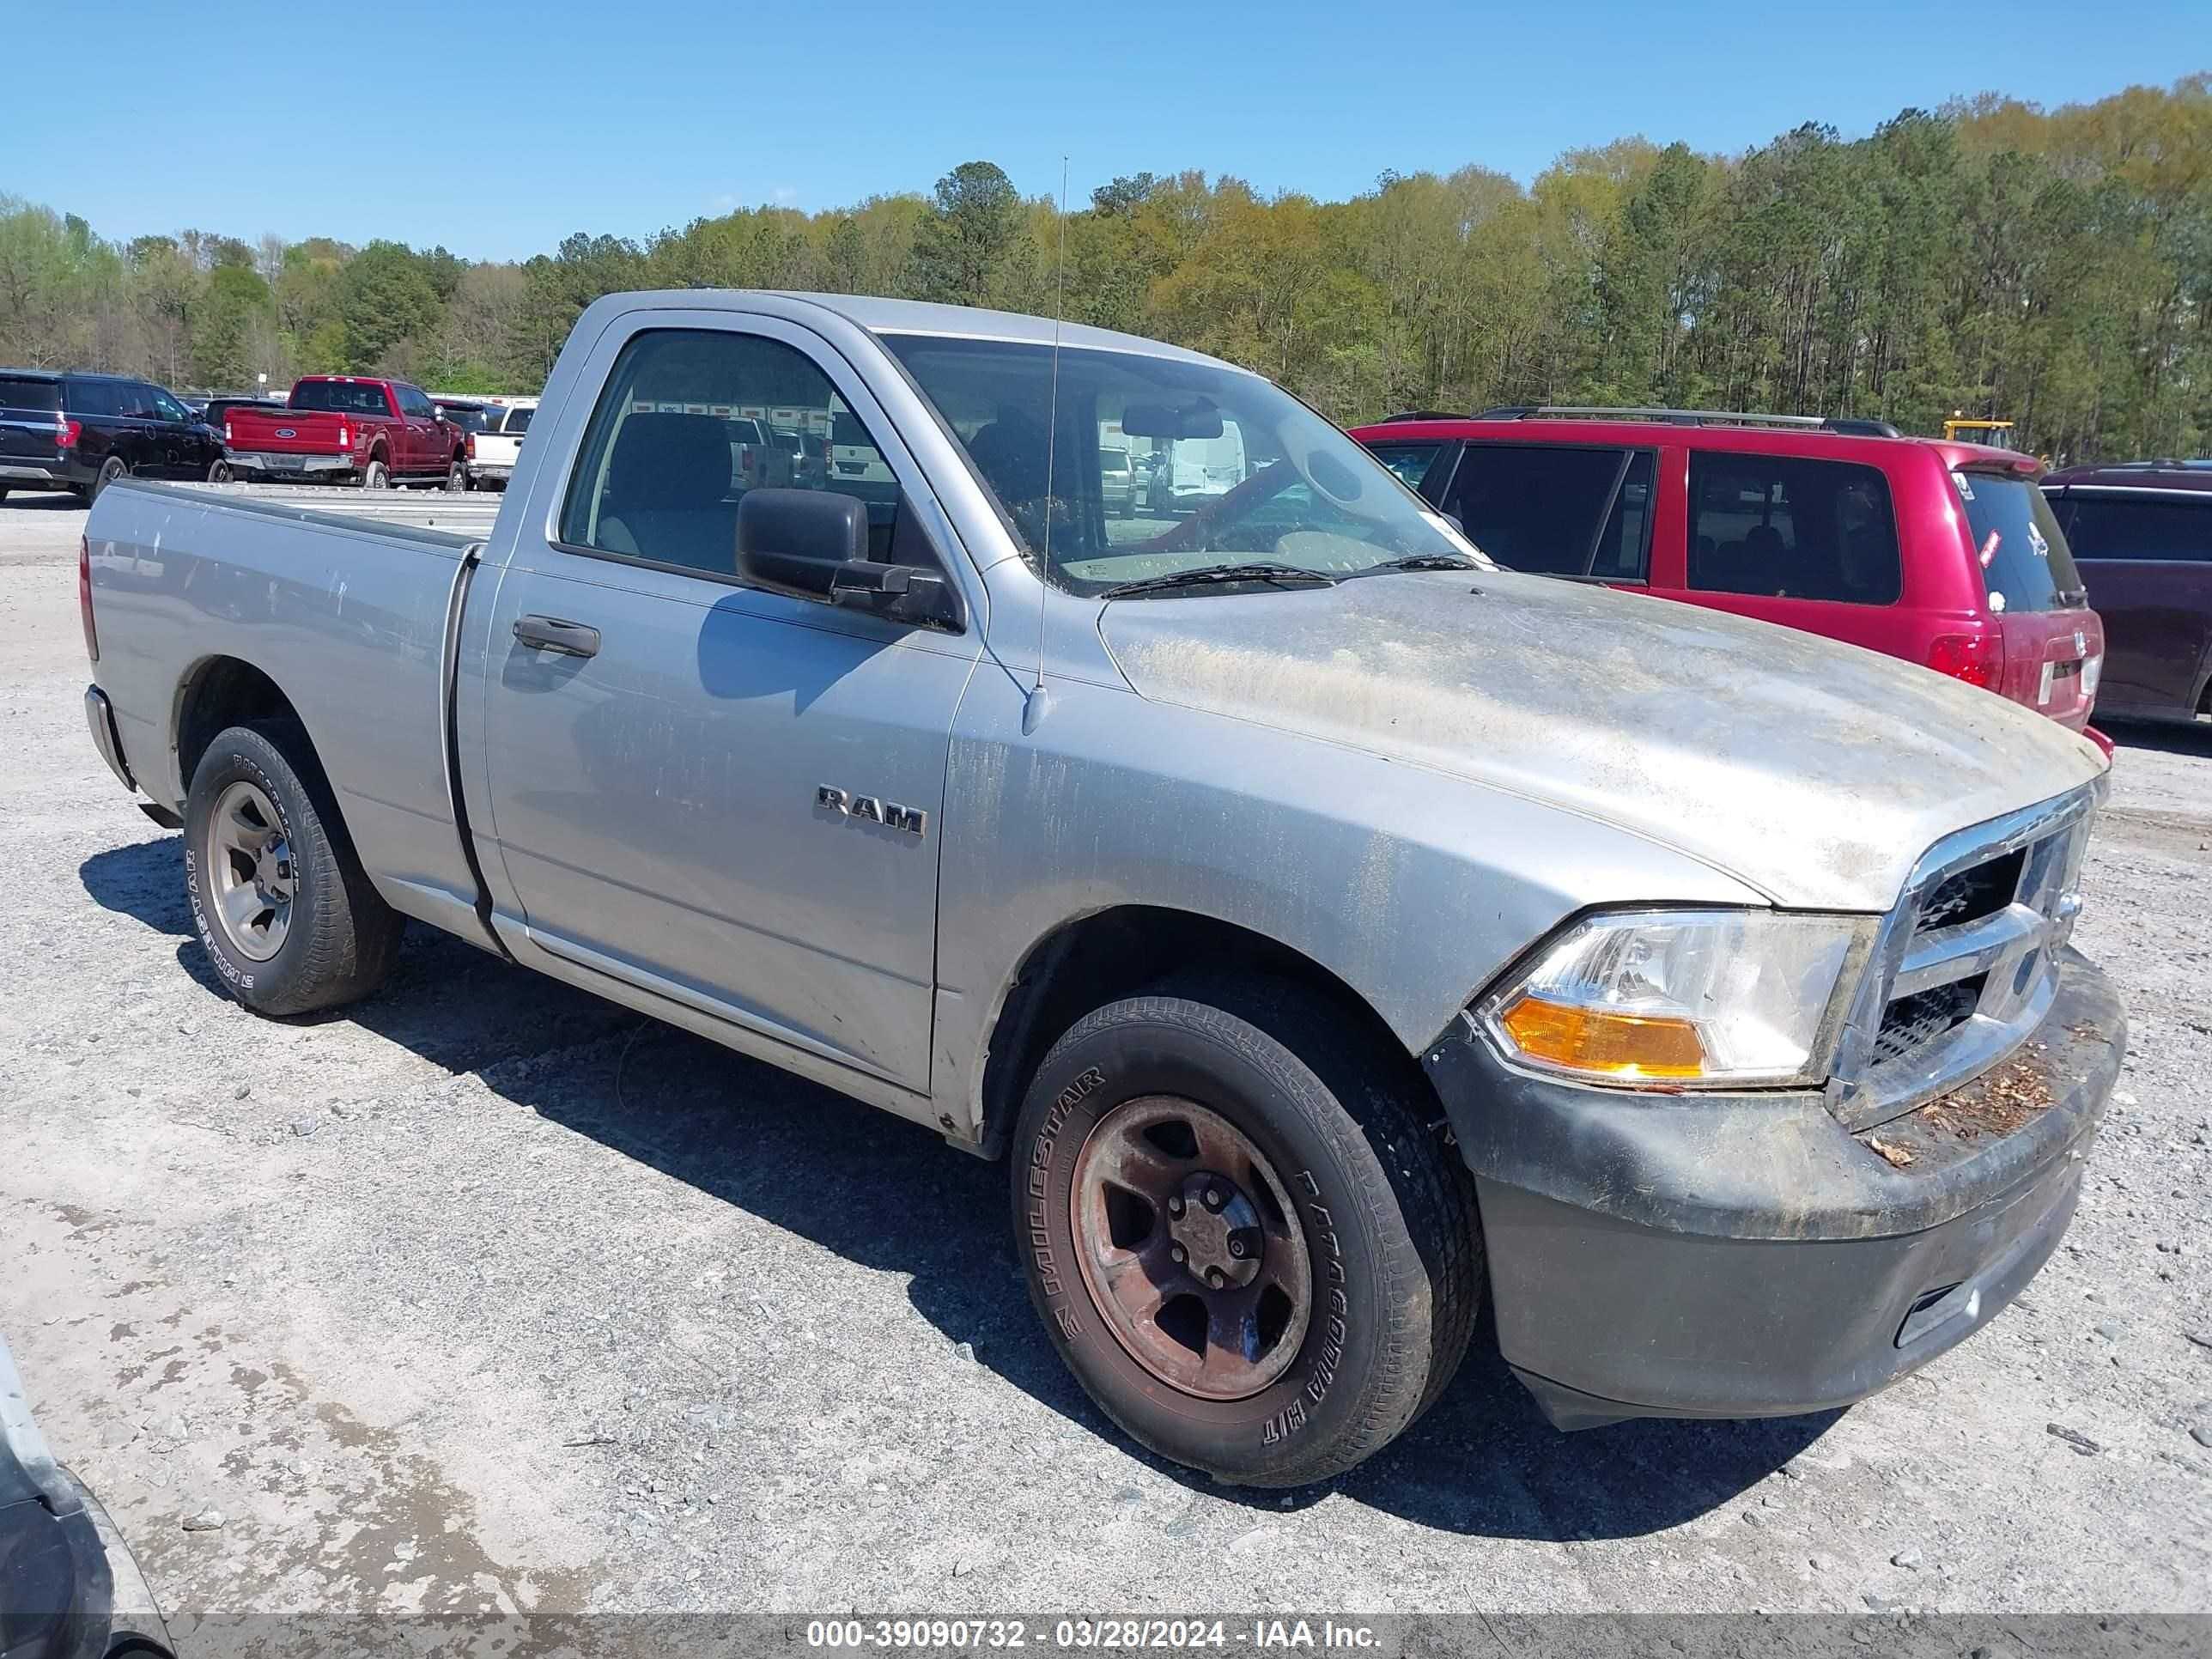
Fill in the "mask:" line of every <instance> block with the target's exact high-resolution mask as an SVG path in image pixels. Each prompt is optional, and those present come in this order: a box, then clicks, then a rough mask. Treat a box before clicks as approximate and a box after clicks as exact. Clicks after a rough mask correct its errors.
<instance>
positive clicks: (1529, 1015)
mask: <svg viewBox="0 0 2212 1659" xmlns="http://www.w3.org/2000/svg"><path fill="white" fill-rule="evenodd" d="M1498 1024H1500V1025H1501V1026H1503V1027H1504V1030H1505V1034H1506V1035H1507V1036H1510V1037H1511V1038H1512V1039H1513V1044H1514V1047H1516V1048H1518V1049H1520V1051H1521V1052H1522V1054H1526V1055H1527V1056H1528V1058H1529V1059H1531V1060H1543V1061H1546V1062H1547V1063H1548V1064H1550V1065H1553V1066H1563V1067H1565V1069H1567V1070H1569V1071H1574V1072H1588V1073H1592V1074H1593V1075H1595V1076H1600V1077H1612V1078H1644V1077H1650V1078H1695V1077H1702V1076H1704V1075H1705V1044H1704V1043H1702V1042H1699V1040H1698V1028H1697V1027H1696V1026H1694V1025H1692V1024H1690V1022H1689V1021H1687V1020H1686V1019H1672V1018H1666V1017H1664V1016H1656V1017H1655V1016H1651V1015H1645V1014H1622V1013H1615V1012H1611V1011H1609V1010H1607V1009H1603V1008H1577V1007H1572V1006H1569V1005H1567V1004H1565V1003H1559V1002H1547V1001H1545V1000H1543V999H1542V998H1541V997H1532V996H1523V997H1522V998H1521V999H1520V1000H1518V1001H1516V1002H1515V1003H1514V1004H1513V1006H1511V1007H1510V1008H1508V1009H1507V1010H1506V1011H1505V1012H1504V1015H1503V1016H1502V1017H1501V1018H1499V1020H1498Z"/></svg>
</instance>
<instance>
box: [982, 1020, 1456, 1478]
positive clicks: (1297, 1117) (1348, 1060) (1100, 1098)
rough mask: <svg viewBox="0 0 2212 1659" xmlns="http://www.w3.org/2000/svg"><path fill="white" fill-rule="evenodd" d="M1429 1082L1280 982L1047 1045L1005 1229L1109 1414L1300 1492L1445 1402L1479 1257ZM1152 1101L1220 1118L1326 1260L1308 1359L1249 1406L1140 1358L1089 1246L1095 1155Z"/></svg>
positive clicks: (1018, 1145) (1158, 1447) (1175, 1449)
mask: <svg viewBox="0 0 2212 1659" xmlns="http://www.w3.org/2000/svg"><path fill="white" fill-rule="evenodd" d="M1418 1086H1419V1079H1418V1077H1417V1076H1411V1075H1409V1073H1408V1071H1407V1066H1406V1063H1405V1060H1404V1057H1403V1056H1402V1055H1394V1054H1387V1053H1383V1052H1379V1051H1377V1050H1376V1048H1372V1047H1370V1044H1368V1043H1367V1042H1364V1040H1362V1039H1361V1038H1360V1037H1359V1036H1357V1035H1350V1034H1347V1033H1346V1022H1345V1019H1344V1017H1343V1013H1342V1011H1341V1010H1340V1009H1338V1008H1337V1007H1336V1006H1334V1004H1332V1003H1329V1002H1328V1001H1327V1000H1324V999H1322V998H1321V997H1319V996H1317V995H1315V994H1311V993H1310V992H1308V991H1306V990H1304V989H1303V988H1302V987H1297V986H1293V985H1289V984H1284V983H1260V984H1254V983H1250V982H1244V981H1231V980H1228V979H1213V980H1206V981H1177V982H1171V983H1170V984H1167V985H1164V986H1163V987H1160V988H1159V990H1158V992H1157V993H1155V994H1147V995H1143V996H1138V997H1133V998H1130V999H1128V1000H1124V1001H1120V1002H1115V1003H1111V1004H1109V1005H1108V1006H1105V1007H1103V1008H1100V1009H1098V1010H1097V1011H1096V1012H1092V1013H1091V1014H1088V1015H1085V1017H1084V1018H1082V1019H1080V1020H1079V1021H1078V1022H1077V1023H1076V1024H1074V1025H1073V1027H1072V1028H1070V1030H1068V1031H1067V1033H1066V1035H1065V1036H1062V1037H1061V1038H1060V1041H1059V1042H1056V1043H1054V1045H1053V1047H1052V1050H1051V1052H1050V1053H1049V1054H1048V1055H1047V1056H1046V1057H1045V1060H1044V1063H1043V1064H1042V1066H1039V1067H1038V1069H1037V1073H1036V1077H1035V1078H1034V1079H1031V1081H1030V1087H1029V1090H1028V1092H1027V1096H1026V1097H1025V1099H1024V1104H1023V1108H1022V1111H1021V1115H1020V1118H1019V1121H1018V1124H1017V1126H1016V1128H1015V1132H1014V1139H1013V1152H1014V1156H1013V1182H1012V1187H1013V1191H1012V1197H1013V1218H1014V1231H1015V1235H1016V1240H1017V1243H1018V1248H1019V1249H1020V1251H1021V1255H1022V1266H1023V1272H1024V1276H1025V1277H1026V1279H1028V1281H1029V1287H1030V1300H1031V1302H1032V1303H1033V1304H1035V1305H1036V1310H1037V1312H1038V1315H1039V1316H1040V1317H1042V1319H1043V1321H1044V1324H1045V1328H1046V1330H1047V1332H1048V1334H1049V1335H1050V1337H1051V1340H1052V1341H1053V1344H1054V1346H1055V1347H1056V1348H1058V1349H1059V1351H1060V1357H1061V1358H1063V1359H1064V1360H1066V1363H1067V1365H1068V1368H1069V1369H1070V1370H1073V1372H1074V1373H1075V1375H1076V1377H1077V1380H1078V1381H1079V1382H1080V1383H1082V1384H1083V1386H1084V1388H1085V1389H1086V1390H1087V1391H1088V1392H1089V1393H1090V1395H1091V1398H1092V1399H1093V1400H1095V1401H1097V1402H1098V1405H1099V1406H1100V1407H1101V1408H1102V1409H1103V1410H1104V1412H1105V1413H1106V1414H1107V1415H1108V1416H1109V1417H1111V1418H1112V1419H1114V1421H1115V1422H1116V1423H1118V1424H1119V1425H1121V1427H1122V1428H1123V1429H1124V1430H1126V1431H1127V1432H1128V1433H1129V1434H1130V1435H1131V1436H1132V1437H1134V1438H1135V1439H1137V1440H1139V1441H1140V1442H1142V1443H1144V1444H1145V1445H1146V1446H1148V1447H1150V1448H1151V1449H1152V1450H1154V1451H1156V1452H1158V1453H1159V1454H1160V1455H1162V1456H1164V1457H1168V1458H1171V1459H1173V1460H1174V1461H1175V1462H1178V1463H1184V1464H1188V1465H1189V1466H1191V1467H1193V1468H1198V1469H1202V1470H1204V1471H1206V1473H1207V1474H1212V1475H1213V1476H1215V1477H1216V1478H1218V1479H1220V1480H1226V1481H1231V1482H1235V1483H1238V1484H1242V1485H1247V1486H1303V1485H1305V1484H1307V1483H1309V1482H1312V1481H1316V1480H1327V1479H1329V1478H1330V1477H1332V1476H1334V1475H1336V1474H1341V1473H1342V1472H1343V1471H1345V1470H1346V1469H1348V1468H1352V1466H1353V1465H1354V1464H1357V1463H1358V1462H1360V1461H1361V1460H1362V1459H1364V1458H1365V1457H1368V1456H1370V1455H1372V1454H1373V1453H1375V1452H1376V1451H1378V1450H1380V1449H1382V1448H1383V1446H1384V1445H1386V1444H1388V1443H1389V1442H1390V1440H1392V1439H1393V1438H1394V1437H1395V1436H1397V1435H1398V1434H1399V1433H1400V1432H1401V1431H1402V1430H1404V1429H1405V1427H1406V1426H1407V1425H1408V1424H1409V1423H1411V1422H1412V1421H1413V1419H1415V1418H1416V1417H1417V1416H1419V1414H1420V1413H1422V1412H1423V1411H1425V1410H1426V1409H1427V1407H1429V1406H1430V1405H1431V1404H1432V1403H1434V1401H1435V1400H1436V1399H1437V1395H1440V1394H1441V1393H1442V1392H1443V1388H1444V1386H1445V1384H1446V1383H1449V1381H1450V1379H1451V1376H1452V1374H1453V1372H1454V1371H1455V1370H1457V1369H1458V1366H1459V1364H1460V1361H1461V1359H1462V1358H1463V1357H1464V1355H1465V1353H1466V1352H1467V1345H1468V1337H1469V1335H1470V1334H1471V1333H1472V1332H1473V1330H1474V1320H1475V1316H1476V1314H1477V1312H1478V1311H1479V1310H1480V1304H1481V1294H1482V1283H1483V1279H1482V1259H1481V1243H1480V1233H1479V1229H1478V1225H1477V1223H1476V1220H1475V1212H1474V1190H1473V1183H1472V1182H1471V1181H1470V1180H1469V1179H1468V1176H1467V1175H1466V1172H1465V1170H1464V1169H1463V1167H1462V1166H1461V1164H1459V1162H1458V1160H1457V1158H1455V1157H1453V1156H1452V1155H1451V1154H1450V1152H1449V1149H1448V1148H1446V1147H1445V1146H1443V1144H1442V1142H1441V1139H1440V1137H1439V1133H1438V1132H1437V1130H1436V1129H1434V1128H1432V1127H1430V1123H1429V1121H1428V1119H1429V1118H1430V1117H1432V1116H1433V1115H1434V1113H1433V1105H1434V1103H1433V1102H1432V1101H1431V1102H1427V1103H1426V1109H1425V1108H1424V1102H1423V1100H1422V1098H1421V1097H1420V1095H1419V1093H1417V1090H1418ZM1153 1097H1173V1098H1176V1099H1181V1100H1186V1101H1194V1102H1196V1103H1199V1104H1200V1105H1201V1106H1203V1107H1205V1108H1206V1109H1208V1110H1209V1111H1210V1112H1211V1113H1212V1114H1214V1115H1218V1117H1220V1118H1221V1119H1225V1120H1226V1121H1227V1122H1228V1123H1229V1124H1230V1125H1231V1127H1233V1128H1234V1129H1236V1130H1237V1132H1239V1133H1241V1134H1242V1135H1243V1137H1244V1138H1245V1139H1246V1140H1247V1141H1248V1142H1249V1145H1250V1146H1252V1147H1253V1148H1255V1150H1257V1151H1258V1152H1260V1153H1261V1156H1262V1157H1263V1158H1265V1159H1266V1160H1267V1162H1268V1163H1269V1164H1272V1166H1273V1169H1274V1170H1277V1171H1279V1172H1280V1180H1279V1187H1280V1188H1285V1189H1287V1191H1288V1194H1289V1196H1290V1198H1291V1205H1290V1210H1291V1216H1290V1217H1289V1218H1288V1219H1289V1220H1290V1221H1292V1222H1294V1223H1295V1225H1297V1227H1298V1228H1300V1229H1301V1230H1302V1235H1301V1236H1302V1237H1303V1239H1304V1243H1305V1248H1306V1251H1307V1254H1308V1257H1309V1259H1310V1261H1311V1263H1312V1264H1313V1271H1312V1285H1313V1287H1314V1294H1313V1305H1312V1307H1311V1309H1310V1314H1309V1315H1308V1316H1307V1320H1306V1324H1305V1328H1304V1335H1303V1337H1302V1338H1301V1339H1300V1340H1299V1342H1298V1345H1297V1352H1296V1355H1295V1358H1291V1360H1290V1361H1289V1362H1288V1364H1287V1366H1286V1368H1285V1369H1283V1370H1281V1371H1280V1372H1279V1375H1276V1376H1273V1378H1272V1379H1271V1380H1269V1381H1267V1383H1265V1385H1264V1386H1262V1387H1260V1388H1259V1389H1258V1390H1257V1392H1255V1393H1253V1394H1250V1395H1248V1396H1247V1397H1244V1398H1242V1399H1221V1398H1205V1397H1201V1396H1200V1395H1198V1394H1196V1393H1193V1392H1189V1391H1188V1390H1186V1389H1182V1388H1180V1387H1178V1386H1176V1384H1175V1383H1173V1382H1171V1381H1170V1380H1168V1379H1167V1378H1165V1377H1164V1376H1163V1375H1161V1374H1160V1373H1159V1372H1158V1370H1155V1369H1153V1368H1152V1367H1150V1366H1148V1364H1146V1362H1143V1361H1140V1360H1139V1358H1137V1356H1136V1353H1135V1352H1133V1349H1132V1348H1131V1347H1130V1346H1128V1344H1127V1341H1126V1340H1125V1339H1124V1338H1123V1337H1122V1336H1121V1335H1119V1334H1117V1333H1116V1331H1115V1328H1114V1325H1113V1323H1112V1322H1110V1321H1109V1316H1107V1315H1106V1314H1105V1313H1104V1312H1103V1304H1102V1303H1101V1301H1100V1300H1099V1299H1098V1297H1097V1296H1095V1295H1094V1293H1093V1291H1091V1285H1090V1283H1089V1282H1088V1279H1087V1277H1086V1269H1085V1267H1084V1262H1083V1258H1082V1257H1081V1256H1080V1255H1079V1249H1081V1248H1082V1246H1081V1245H1080V1244H1079V1241H1078V1239H1077V1237H1076V1224H1075V1221H1074V1218H1073V1188H1074V1183H1075V1172H1076V1167H1077V1165H1078V1164H1079V1161H1080V1160H1081V1158H1082V1157H1083V1154H1084V1148H1085V1146H1086V1144H1087V1143H1088V1141H1089V1140H1090V1139H1091V1134H1092V1132H1093V1131H1094V1130H1096V1129H1097V1127H1098V1126H1099V1124H1100V1123H1101V1121H1102V1120H1104V1119H1106V1118H1107V1117H1108V1115H1109V1113H1112V1112H1113V1111H1114V1109H1115V1108H1116V1107H1118V1106H1121V1105H1123V1104H1124V1103H1130V1102H1137V1101H1143V1100H1147V1099H1151V1098H1153ZM1192 1168H1193V1170H1194V1175H1195V1176H1196V1178H1197V1179H1199V1180H1200V1181H1201V1182H1204V1181H1206V1180H1207V1179H1208V1177H1207V1176H1205V1175H1202V1174H1198V1173H1197V1171H1198V1169H1199V1166H1197V1165H1193V1166H1192ZM1254 1174H1255V1178H1256V1172H1254ZM1177 1213H1178V1214H1180V1213H1182V1212H1181V1211H1178V1212H1177ZM1193 1213H1195V1211H1193ZM1150 1225H1152V1226H1154V1227H1157V1226H1160V1225H1181V1224H1167V1223H1166V1222H1165V1221H1164V1215H1163V1212H1159V1211H1158V1210H1154V1211H1152V1223H1151V1224H1150ZM1147 1236H1148V1237H1150V1235H1149V1234H1148V1235H1147ZM1237 1254H1240V1255H1242V1254H1243V1252H1242V1251H1239V1252H1237ZM1175 1260H1176V1261H1178V1262H1180V1261H1184V1260H1185V1257H1184V1256H1183V1255H1182V1254H1180V1253H1178V1254H1177V1255H1176V1257H1175ZM1339 1270H1340V1273H1341V1277H1340V1279H1339V1278H1338V1276H1337V1275H1338V1271H1339ZM1161 1324H1162V1326H1163V1327H1164V1324H1165V1320H1164V1318H1163V1320H1162V1321H1161ZM1285 1340H1286V1339H1285Z"/></svg>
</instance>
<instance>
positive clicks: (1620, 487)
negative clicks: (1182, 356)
mask: <svg viewBox="0 0 2212 1659" xmlns="http://www.w3.org/2000/svg"><path fill="white" fill-rule="evenodd" d="M1352 436H1353V437H1355V438H1357V439H1358V440H1359V441H1361V442H1362V443H1364V444H1365V445H1366V446H1367V447H1369V448H1370V449H1372V450H1373V451H1375V453H1376V454H1377V455H1378V456H1380V457H1381V458H1382V459H1383V463H1384V465H1387V466H1389V468H1390V470H1391V471H1394V472H1395V473H1397V474H1398V476H1399V477H1401V478H1402V479H1403V480H1404V481H1405V482H1406V483H1408V484H1410V485H1411V486H1412V487H1413V489H1416V490H1418V491H1419V493H1420V494H1421V495H1422V496H1423V497H1425V499H1426V500H1428V501H1430V502H1431V503H1432V504H1433V505H1435V506H1436V507H1437V508H1438V509H1439V510H1441V511H1443V512H1445V513H1450V514H1451V515H1452V516H1453V517H1455V519H1457V520H1459V522H1460V526H1461V527H1462V529H1464V530H1465V531H1466V532H1467V533H1468V535H1469V536H1471V537H1473V538H1474V542H1475V544H1476V545H1477V546H1479V547H1480V548H1481V549H1482V550H1483V551H1484V552H1486V553H1487V554H1489V555H1490V556H1491V557H1492V558H1494V559H1496V560H1497V561H1498V562H1499V563H1501V564H1504V565H1506V566H1508V567H1509V568H1512V569H1515V570H1526V571H1529V572H1532V573H1534V574H1542V575H1549V576H1565V577H1568V578H1571V579H1574V580H1583V581H1594V582H1602V583H1604V584H1605V585H1606V586H1610V587H1622V588H1629V589H1632V590H1634V591H1637V592H1646V593H1653V594H1657V595H1660V596H1662V597H1663V598H1666V599H1680V600H1682V601H1685V602H1686V603H1688V604H1692V605H1702V606H1705V607H1706V608H1707V609H1710V610H1714V611H1733V612H1735V614H1736V615H1737V616H1740V617H1759V618H1760V619H1761V620H1763V621H1765V622H1772V623H1782V624H1784V626H1786V627H1790V628H1798V629H1804V630H1805V631H1806V632H1807V633H1808V634H1821V635H1826V636H1827V637H1828V638H1830V639H1832V640H1842V641H1845V642H1847V643H1849V644H1851V645H1858V646H1864V647H1867V648H1869V649H1870V650H1875V651H1880V652H1881V653H1884V654H1885V655H1887V656H1893V657H1902V658H1904V659H1905V660H1906V661H1907V662H1917V663H1920V664H1922V665H1925V666H1927V667H1929V668H1933V669H1936V670H1937V671H1939V672H1942V673H1945V674H1948V675H1951V676H1952V677H1953V678H1956V679H1961V680H1964V681H1966V683H1967V684H1970V685H1978V686H1982V687H1984V688H1985V689H1987V690H1991V691H1994V692H1996V694H1997V695H1998V696H2002V697H2006V698H2008V699H2009V700H2011V701H2012V702H2016V703H2021V704H2023V705H2025V706H2026V707H2027V708H2033V709H2035V710H2036V711H2038V712H2039V713H2040V714H2048V715H2050V716H2051V718H2052V719H2053V720H2057V722H2058V723H2059V724H2060V725H2062V726H2066V727H2067V728H2068V729H2069V730H2071V731H2075V732H2080V731H2082V730H2084V729H2085V728H2086V727H2087V725H2088V721H2089V714H2090V710H2091V708H2093V705H2094V703H2095V701H2096V696H2097V681H2098V675H2099V671H2100V668H2101V666H2102V663H2101V658H2102V653H2103V651H2104V634H2103V629H2102V626H2101V624H2100V623H2099V621H2098V617H2097V612H2096V611H2093V610H2091V609H2090V608H2089V600H2088V599H2087V597H2086V596H2085V595H2084V593H2083V592H2082V588H2081V578H2080V576H2079V575H2078V574H2076V573H2075V569H2074V566H2073V562H2072V561H2071V560H2070V559H2069V557H2068V556H2067V550H2066V538H2065V537H2064V535H2063V534H2062V533H2061V532H2060V531H2059V529H2058V526H2057V523H2056V522H2055V521H2054V520H2052V518H2051V514H2050V512H2049V510H2048V509H2047V508H2046V507H2045V504H2044V502H2043V500H2042V498H2041V497H2040V496H2039V495H2037V493H2036V489H2035V483H2036V479H2037V477H2039V475H2040V473H2041V471H2042V470H2043V469H2042V465H2041V463H2039V461H2037V460H2036V459H2034V458H2033V456H2029V455H2021V454H2016V453H2014V452H2013V451H2011V450H2007V449H1990V448H1988V447H1984V446H1982V445H1979V444H1966V443H1950V442H1940V441H1936V440H1934V439H1928V438H1908V437H1905V436H1903V435H1899V433H1898V431H1897V429H1896V428H1894V427H1889V426H1886V425H1883V424H1882V423H1881V422H1873V421H1863V420H1853V419H1848V418H1845V419H1834V420H1823V419H1821V418H1820V417H1818V416H1809V415H1759V414H1728V413H1721V412H1717V411H1713V410H1679V409H1585V408H1541V409H1540V408H1528V407H1522V406H1517V405H1516V406H1513V407H1510V408H1500V409H1493V410H1486V411H1485V412H1484V413H1483V414H1481V415H1480V416H1474V417H1473V418H1471V419H1462V418H1457V417H1453V416H1437V415H1417V416H1399V417H1397V418H1395V419H1393V420H1389V421H1385V422H1382V423H1380V424H1378V425H1376V426H1370V427H1362V428H1358V429H1357V430H1355V431H1354V432H1353V433H1352ZM2100 746H2101V745H2100Z"/></svg>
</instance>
